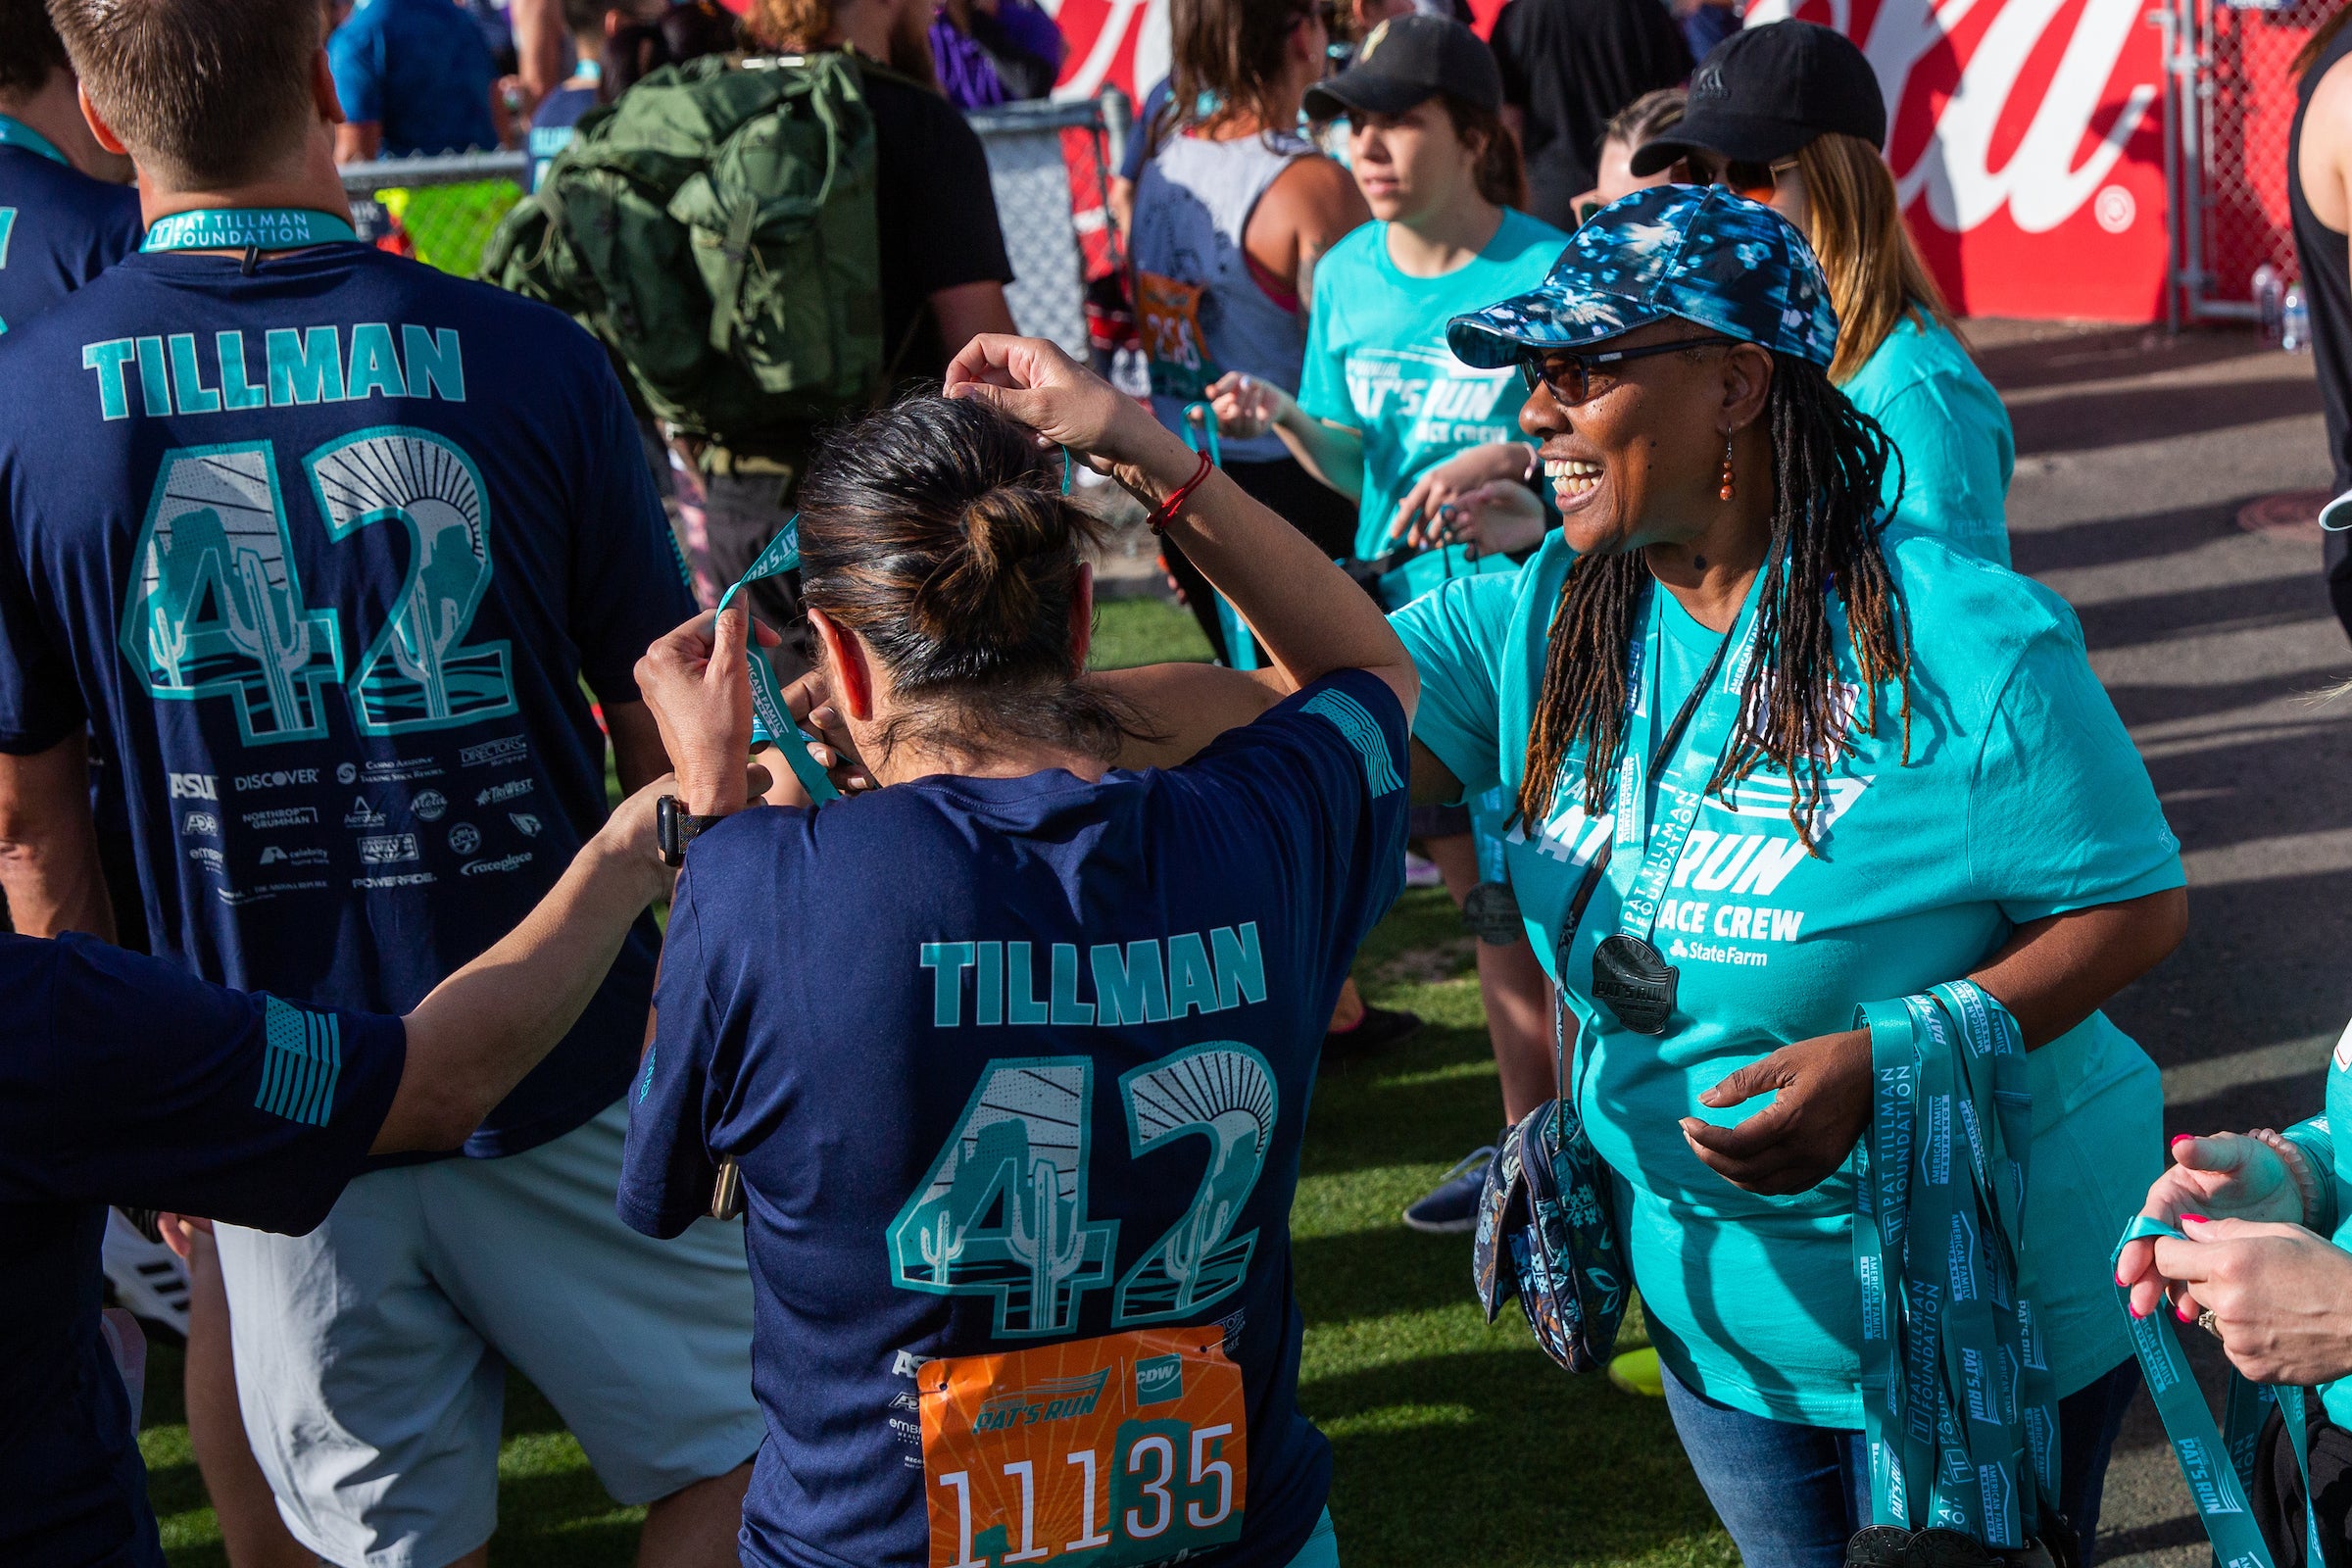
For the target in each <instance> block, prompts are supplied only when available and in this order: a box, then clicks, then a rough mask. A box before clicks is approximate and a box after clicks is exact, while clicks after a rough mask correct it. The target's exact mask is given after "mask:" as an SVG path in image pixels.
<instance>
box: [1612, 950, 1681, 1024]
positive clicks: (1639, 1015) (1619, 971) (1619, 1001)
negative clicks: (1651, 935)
mask: <svg viewBox="0 0 2352 1568" xmlns="http://www.w3.org/2000/svg"><path fill="white" fill-rule="evenodd" d="M1682 977H1683V972H1682V971H1681V970H1680V969H1677V968H1676V967H1675V966H1674V965H1673V964H1671V963H1668V962H1667V961H1666V959H1665V956H1663V955H1662V954H1660V953H1659V952H1658V950H1657V949H1656V948H1653V947H1651V946H1650V945H1649V944H1648V943H1646V942H1644V941H1642V939H1641V938H1640V937H1629V936H1627V935H1626V934H1625V933H1624V932H1622V931H1619V932H1616V933H1614V934H1613V935H1611V936H1609V937H1608V938H1607V939H1606V940H1604V941H1603V942H1602V943H1601V944H1600V946H1599V947H1597V948H1594V949H1593V1001H1595V1002H1597V1003H1599V1004H1600V1005H1602V1006H1604V1007H1606V1008H1608V1009H1609V1011H1610V1012H1612V1013H1614V1014H1615V1015H1616V1018H1617V1021H1618V1022H1619V1023H1621V1024H1623V1025H1625V1026H1626V1027H1627V1028H1628V1029H1631V1030H1633V1031H1634V1033H1636V1034H1641V1035H1662V1034H1664V1033H1665V1032H1666V1025H1667V1023H1668V1021H1669V1020H1671V1019H1672V1018H1673V1017H1674V994H1675V988H1676V987H1677V985H1678V984H1679V983H1680V982H1681V980H1682Z"/></svg>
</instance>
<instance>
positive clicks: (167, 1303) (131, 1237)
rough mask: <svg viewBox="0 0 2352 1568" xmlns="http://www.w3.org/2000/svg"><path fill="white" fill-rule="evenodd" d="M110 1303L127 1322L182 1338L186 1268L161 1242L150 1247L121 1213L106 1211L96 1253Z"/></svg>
mask: <svg viewBox="0 0 2352 1568" xmlns="http://www.w3.org/2000/svg"><path fill="white" fill-rule="evenodd" d="M98 1257H99V1262H100V1265H101V1267H103V1268H104V1270H105V1272H106V1282H107V1284H109V1285H111V1286H113V1287H114V1289H115V1300H116V1302H117V1303H118V1304H119V1305H121V1306H123V1307H124V1308H126V1309H127V1310H128V1311H129V1312H130V1313H131V1315H132V1316H134V1317H140V1318H144V1319H146V1320H147V1321H148V1322H150V1323H157V1324H161V1325H162V1326H163V1327H165V1328H167V1329H170V1330H171V1331H172V1333H174V1334H176V1335H178V1336H179V1337H180V1338H181V1339H183V1340H184V1339H186V1338H187V1337H188V1266H187V1264H185V1263H182V1262H181V1261H180V1260H179V1254H178V1253H176V1252H174V1251H172V1249H170V1248H169V1247H166V1246H165V1245H164V1244H163V1243H161V1242H151V1241H149V1240H148V1239H147V1238H146V1237H145V1236H143V1235H141V1234H140V1233H139V1230H138V1228H137V1227H136V1226H134V1225H132V1224H131V1222H130V1221H129V1220H126V1219H124V1218H123V1211H122V1210H121V1209H118V1208H110V1209H108V1210H107V1211H106V1240H105V1241H104V1242H103V1243H102V1244H100V1247H99V1252H98Z"/></svg>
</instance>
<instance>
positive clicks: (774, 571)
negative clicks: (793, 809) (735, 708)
mask: <svg viewBox="0 0 2352 1568" xmlns="http://www.w3.org/2000/svg"><path fill="white" fill-rule="evenodd" d="M800 564H801V515H800V514H799V513H797V512H796V513H794V514H793V515H792V519H791V520H790V521H789V522H787V523H785V524H784V526H783V528H782V529H781V530H779V531H778V532H777V534H776V536H775V537H774V538H773V539H770V540H769V541H768V542H767V547H766V548H765V549H763V550H761V551H760V555H759V559H757V560H756V561H754V562H753V563H752V564H751V567H750V569H749V570H747V571H745V572H744V574H743V575H742V576H741V577H740V578H738V579H737V580H736V583H735V586H734V587H732V588H730V589H728V590H727V591H726V594H725V595H724V597H722V598H721V599H720V600H719V602H718V608H719V609H720V610H722V611H723V610H725V609H726V608H727V606H729V605H731V604H733V603H734V602H735V596H736V595H737V594H739V593H741V592H743V591H744V589H745V588H747V587H749V586H751V585H752V584H753V583H756V582H758V581H760V579H761V578H762V577H777V576H781V575H783V574H784V573H785V572H788V571H796V570H798V569H799V568H800ZM744 651H745V652H746V653H748V654H749V655H751V660H750V663H751V666H752V746H753V748H754V750H757V749H758V748H759V747H760V745H762V744H770V745H773V746H774V747H775V748H776V750H778V751H780V752H782V753H783V754H784V761H785V764H786V765H787V766H789V767H790V768H791V769H792V776H793V777H795V778H797V779H799V780H800V781H801V788H803V789H805V790H807V791H808V792H809V801H810V803H811V804H814V805H817V806H822V805H823V804H824V803H825V802H827V801H834V800H839V799H840V798H841V791H839V790H837V789H835V788H834V787H833V781H832V780H831V779H829V778H827V777H826V776H825V770H824V769H823V768H821V767H819V766H817V765H816V759H815V758H813V757H810V756H809V736H808V734H806V733H805V732H804V731H803V730H802V729H801V726H800V724H799V722H798V721H797V720H795V719H794V718H793V716H792V711H791V710H790V709H788V708H786V707H785V706H784V688H783V687H782V686H781V685H779V684H778V683H777V681H776V670H775V666H774V665H772V664H770V663H769V662H767V651H766V650H765V649H763V648H761V647H760V639H759V638H757V637H754V638H751V639H750V640H749V646H748V647H747V648H746V649H745V650H744Z"/></svg>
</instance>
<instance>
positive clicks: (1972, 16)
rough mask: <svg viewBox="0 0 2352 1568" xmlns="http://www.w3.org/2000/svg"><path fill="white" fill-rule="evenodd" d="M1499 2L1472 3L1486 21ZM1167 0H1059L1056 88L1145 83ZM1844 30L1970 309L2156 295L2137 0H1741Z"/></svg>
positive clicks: (2153, 310) (2151, 107) (2150, 102)
mask: <svg viewBox="0 0 2352 1568" xmlns="http://www.w3.org/2000/svg"><path fill="white" fill-rule="evenodd" d="M1497 5H1498V0H1488V3H1486V4H1483V5H1481V6H1480V13H1481V19H1482V21H1486V22H1491V21H1492V13H1493V11H1494V10H1495V9H1496V8H1497ZM1167 7H1168V0H1060V3H1059V5H1058V7H1051V6H1050V7H1049V9H1054V11H1055V14H1056V16H1057V18H1058V20H1059V22H1060V24H1061V27H1062V31H1063V33H1064V34H1065V35H1066V36H1067V37H1068V38H1069V40H1070V58H1069V63H1068V65H1067V66H1066V67H1065V68H1064V70H1063V74H1062V84H1061V86H1060V88H1059V89H1058V91H1059V92H1060V93H1062V94H1064V95H1067V96H1072V97H1078V96H1085V95H1088V94H1092V93H1096V92H1100V91H1101V90H1102V89H1103V87H1105V86H1116V87H1119V88H1122V89H1124V90H1126V91H1128V92H1131V93H1134V92H1137V91H1138V89H1139V87H1141V88H1149V87H1150V86H1151V85H1152V83H1153V82H1155V81H1157V80H1158V79H1159V77H1160V76H1161V75H1162V74H1164V73H1165V72H1166V71H1167V58H1168V55H1167V49H1168V45H1167V37H1168V33H1167V25H1168V21H1167ZM1790 15H1793V16H1797V17H1800V18H1802V19H1804V20H1805V21H1808V22H1819V23H1824V24H1826V25H1830V26H1834V27H1837V28H1838V29H1840V30H1841V31H1843V32H1845V33H1846V34H1847V35H1849V36H1850V37H1852V38H1853V39H1854V41H1855V42H1857V43H1859V44H1860V45H1861V46H1862V49H1863V52H1864V53H1865V54H1867V55H1868V56H1869V57H1870V61H1871V64H1872V66H1873V67H1875V68H1876V69H1877V71H1878V74H1879V83H1880V86H1881V87H1882V88H1883V89H1884V90H1885V92H1886V94H1887V104H1888V105H1889V106H1890V110H1891V113H1890V116H1889V120H1890V134H1889V138H1888V146H1887V160H1888V162H1889V163H1890V164H1891V165H1892V166H1893V168H1894V172H1895V178H1896V180H1897V182H1898V185H1899V188H1900V190H1901V191H1902V196H1903V211H1904V216H1905V217H1906V218H1907V219H1908V220H1909V221H1910V223H1911V229H1912V232H1913V234H1914V235H1916V236H1917V238H1918V240H1919V244H1920V248H1921V250H1922V251H1924V252H1925V253H1926V254H1927V257H1928V261H1929V264H1930V265H1931V266H1932V267H1933V268H1934V269H1935V270H1936V277H1937V278H1938V279H1939V280H1940V281H1941V282H1942V284H1943V286H1944V288H1945V290H1946V291H1947V292H1948V293H1949V294H1950V296H1951V299H1952V303H1953V305H1954V307H1955V308H1957V309H1958V310H1960V311H1962V312H1963V313H1965V314H1968V315H1976V316H2022V317H2034V318H2055V317H2089V318H2095V319H2107V320H2122V321H2145V320H2153V319H2156V318H2158V317H2160V316H2161V315H2162V314H2163V311H2164V274H2165V265H2166V254H2165V253H2166V247H2165V226H2166V225H2165V218H2166V196H2165V188H2164V170H2163V162H2162V160H2163V146H2162V138H2161V118H2162V117H2161V113H2160V108H2159V100H2158V91H2159V83H2160V80H2161V62H2160V60H2159V47H2158V45H2159V38H2158V33H2157V31H2156V29H2155V28H2154V27H2152V26H2150V25H2148V24H2147V15H2148V5H2147V0H1942V3H1941V4H1940V5H1938V4H1936V3H1934V0H1754V4H1752V5H1751V6H1750V8H1749V22H1750V24H1751V25H1753V24H1755V23H1759V22H1771V21H1777V20H1779V19H1780V18H1782V17H1786V16H1790Z"/></svg>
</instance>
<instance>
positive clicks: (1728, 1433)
mask: <svg viewBox="0 0 2352 1568" xmlns="http://www.w3.org/2000/svg"><path fill="white" fill-rule="evenodd" d="M2138 1392H2139V1363H2138V1362H2137V1361H2126V1362H2125V1363H2124V1364H2123V1365H2121V1366H2119V1367H2117V1368H2116V1369H2115V1370H2114V1371H2112V1372H2110V1373H2108V1374H2107V1375H2106V1376H2105V1377H2102V1378H2099V1379H2097V1380H2095V1381H2093V1382H2092V1383H2090V1384H2089V1385H2088V1386H2087V1387H2085V1388H2082V1389H2080V1390H2078V1391H2076V1392H2075V1393H2073V1394H2070V1395H2068V1396H2067V1397H2065V1398H2063V1399H2061V1400H2059V1401H2058V1505H2059V1507H2061V1508H2063V1509H2064V1510H2065V1511H2066V1517H2067V1518H2068V1519H2069V1520H2070V1521H2071V1522H2072V1523H2073V1524H2074V1527H2075V1532H2076V1534H2077V1535H2078V1536H2079V1537H2080V1538H2081V1539H2082V1568H2090V1565H2091V1560H2092V1546H2093V1544H2094V1542H2095V1539H2096V1537H2097V1535H2098V1531H2099V1494H2100V1492H2101V1491H2102V1490H2104V1488H2105V1486H2106V1484H2107V1458H2108V1455H2109V1454H2110V1453H2112V1452H2113V1451H2114V1448H2115V1435H2116V1432H2117V1431H2118V1429H2120V1428H2121V1427H2122V1426H2123V1424H2124V1411H2125V1410H2127V1409H2129V1408H2130V1407H2131V1398H2132V1396H2133V1395H2135V1394H2137V1393H2138ZM1666 1408H1667V1409H1668V1411H1670V1412H1671V1413H1672V1414H1673V1416H1674V1430H1675V1431H1676V1433H1677V1434H1679V1435H1680V1436H1681V1438H1682V1440H1683V1451H1684V1452H1685V1453H1688V1454H1689V1455H1690V1456H1691V1469H1693V1470H1695V1471H1697V1472H1698V1484H1699V1485H1700V1486H1702V1487H1704V1488H1706V1490H1707V1500H1708V1501H1709V1502H1711V1503H1713V1504H1714V1505H1715V1513H1716V1516H1717V1517H1718V1518H1720V1519H1722V1521H1723V1527H1724V1529H1726V1530H1728V1531H1730V1532H1731V1534H1732V1541H1733V1543H1734V1544H1736V1545H1738V1546H1739V1548H1740V1558H1741V1560H1742V1561H1744V1562H1749V1563H1754V1564H1757V1565H1759V1568H1841V1565H1842V1564H1843V1563H1844V1561H1845V1544H1846V1542H1847V1540H1848V1539H1850V1538H1851V1537H1852V1536H1853V1534H1854V1532H1855V1531H1857V1530H1859V1529H1861V1528H1862V1526H1863V1525H1864V1524H1866V1523H1868V1522H1869V1520H1870V1470H1869V1466H1868V1464H1867V1463H1866V1461H1865V1459H1864V1457H1863V1449H1862V1434H1861V1433H1859V1432H1847V1431H1843V1430H1840V1429H1838V1428H1836V1427H1807V1426H1799V1425H1797V1424H1796V1423H1794V1422H1791V1421H1774V1420H1771V1419H1769V1418H1767V1417H1765V1416H1760V1415H1750V1414H1748V1413H1747V1412H1746V1411H1745V1410H1735V1409H1733V1408H1732V1407H1731V1406H1730V1405H1728V1404H1718V1403H1716V1402H1715V1401H1714V1400H1713V1399H1710V1398H1707V1397H1705V1396H1703V1395H1699V1394H1693V1393H1692V1392H1691V1390H1690V1389H1688V1388H1686V1387H1685V1386H1684V1385H1683V1383H1682V1381H1681V1380H1680V1379H1678V1378H1677V1377H1675V1375H1674V1373H1673V1371H1672V1370H1671V1369H1666Z"/></svg>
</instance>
